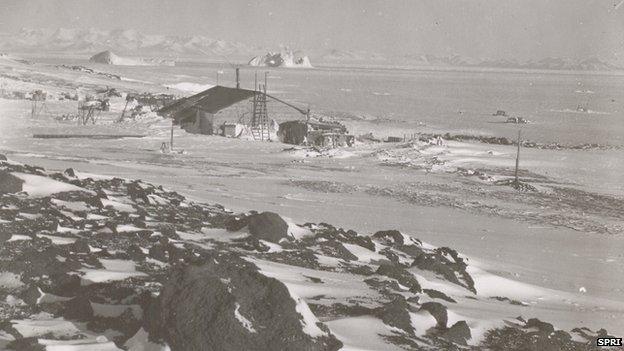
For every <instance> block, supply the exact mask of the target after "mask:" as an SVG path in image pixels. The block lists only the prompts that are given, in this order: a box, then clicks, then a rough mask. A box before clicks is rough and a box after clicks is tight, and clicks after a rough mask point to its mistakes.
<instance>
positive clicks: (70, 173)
mask: <svg viewBox="0 0 624 351" xmlns="http://www.w3.org/2000/svg"><path fill="white" fill-rule="evenodd" d="M63 174H65V175H66V176H68V177H71V178H75V177H76V171H74V169H73V168H68V169H66V170H65V171H64V172H63Z"/></svg>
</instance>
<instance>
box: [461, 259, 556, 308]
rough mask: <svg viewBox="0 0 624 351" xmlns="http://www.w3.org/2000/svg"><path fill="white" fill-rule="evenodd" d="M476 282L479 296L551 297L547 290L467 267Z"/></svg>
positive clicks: (472, 266)
mask: <svg viewBox="0 0 624 351" xmlns="http://www.w3.org/2000/svg"><path fill="white" fill-rule="evenodd" d="M466 271H467V272H468V273H469V274H470V275H471V276H472V278H473V280H474V285H475V289H476V290H477V296H484V297H490V296H506V297H510V298H514V299H521V300H533V299H539V298H542V297H544V296H547V295H550V294H549V292H548V291H547V290H546V289H543V288H540V287H537V286H534V285H530V284H526V283H522V282H518V281H515V280H511V279H507V278H504V277H500V276H497V275H494V274H491V273H488V272H486V271H484V270H482V269H480V268H478V267H475V266H474V265H470V266H468V267H466Z"/></svg>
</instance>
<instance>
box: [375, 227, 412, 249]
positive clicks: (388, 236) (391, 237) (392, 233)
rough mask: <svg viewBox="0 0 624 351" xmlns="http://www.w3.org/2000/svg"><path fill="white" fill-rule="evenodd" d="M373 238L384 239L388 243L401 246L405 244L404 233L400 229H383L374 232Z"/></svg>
mask: <svg viewBox="0 0 624 351" xmlns="http://www.w3.org/2000/svg"><path fill="white" fill-rule="evenodd" d="M373 238H375V239H377V240H380V241H382V242H383V243H384V244H386V245H390V246H394V245H397V246H401V245H403V244H405V242H404V241H403V234H401V232H400V231H398V230H381V231H378V232H377V233H375V234H373Z"/></svg>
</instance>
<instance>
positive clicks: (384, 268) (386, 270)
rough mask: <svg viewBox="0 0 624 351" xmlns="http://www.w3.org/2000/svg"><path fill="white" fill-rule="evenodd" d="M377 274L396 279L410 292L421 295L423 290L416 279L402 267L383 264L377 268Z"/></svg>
mask: <svg viewBox="0 0 624 351" xmlns="http://www.w3.org/2000/svg"><path fill="white" fill-rule="evenodd" d="M376 273H377V274H381V275H385V276H386V277H390V278H394V279H396V280H397V281H398V282H399V284H401V285H403V286H406V287H407V288H408V289H409V291H410V292H413V293H420V292H421V288H420V284H419V283H418V280H416V277H414V275H413V274H412V273H410V272H409V271H407V270H405V269H404V268H402V267H401V266H398V265H394V264H382V265H380V266H379V268H377V272H376Z"/></svg>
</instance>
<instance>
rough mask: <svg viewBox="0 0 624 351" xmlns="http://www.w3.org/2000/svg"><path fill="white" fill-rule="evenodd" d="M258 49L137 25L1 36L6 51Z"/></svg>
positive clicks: (240, 51) (232, 52)
mask: <svg viewBox="0 0 624 351" xmlns="http://www.w3.org/2000/svg"><path fill="white" fill-rule="evenodd" d="M258 49H259V48H254V47H252V46H248V45H245V44H242V43H235V42H227V41H223V40H218V39H212V38H207V37H205V36H201V35H193V36H167V35H158V34H144V33H141V32H139V31H136V30H133V29H115V30H97V29H93V28H89V29H68V28H59V29H56V30H44V29H29V28H23V29H22V30H21V31H20V32H18V33H17V34H14V35H3V36H0V50H3V51H26V52H28V51H38V52H42V51H43V52H46V51H47V52H57V51H64V52H72V53H92V52H94V51H103V50H113V51H115V52H119V53H122V54H156V53H157V54H159V55H163V54H171V55H180V54H189V55H215V56H218V55H235V56H238V55H240V56H249V55H253V54H257V53H258Z"/></svg>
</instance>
